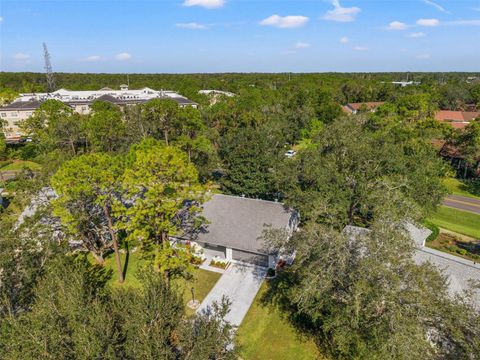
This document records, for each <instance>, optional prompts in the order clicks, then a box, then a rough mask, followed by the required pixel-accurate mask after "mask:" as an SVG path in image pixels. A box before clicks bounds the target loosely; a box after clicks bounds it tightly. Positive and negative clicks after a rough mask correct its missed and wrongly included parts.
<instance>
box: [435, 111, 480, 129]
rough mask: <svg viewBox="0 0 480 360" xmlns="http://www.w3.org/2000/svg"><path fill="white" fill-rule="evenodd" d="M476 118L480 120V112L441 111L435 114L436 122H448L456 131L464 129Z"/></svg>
mask: <svg viewBox="0 0 480 360" xmlns="http://www.w3.org/2000/svg"><path fill="white" fill-rule="evenodd" d="M476 118H480V111H452V110H440V111H437V112H436V113H435V120H437V121H440V122H446V123H448V124H450V125H451V126H453V127H454V128H455V129H463V128H464V127H466V126H467V125H468V124H470V122H471V121H473V120H475V119H476Z"/></svg>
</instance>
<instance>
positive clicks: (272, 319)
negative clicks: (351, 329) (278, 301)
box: [237, 283, 321, 360]
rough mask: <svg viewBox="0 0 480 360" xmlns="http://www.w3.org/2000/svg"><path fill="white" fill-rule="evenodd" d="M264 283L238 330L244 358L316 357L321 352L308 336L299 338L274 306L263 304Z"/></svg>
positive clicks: (291, 359)
mask: <svg viewBox="0 0 480 360" xmlns="http://www.w3.org/2000/svg"><path fill="white" fill-rule="evenodd" d="M267 286H268V285H267V284H266V283H264V284H263V285H262V287H261V288H260V291H259V292H258V294H257V296H256V298H255V301H254V302H253V304H252V307H251V308H250V310H249V311H248V313H247V316H246V317H245V319H244V320H243V323H242V325H241V326H240V328H239V330H238V335H237V340H238V344H239V346H240V353H241V356H242V358H243V359H245V360H263V359H282V360H300V359H301V360H309V359H312V360H313V359H319V358H321V357H320V354H319V351H318V349H317V347H316V345H315V343H314V342H313V341H312V340H311V339H307V338H301V337H300V335H299V334H298V333H297V332H296V331H295V329H294V328H293V326H292V325H290V323H289V322H288V320H287V319H285V318H284V317H282V314H281V312H280V310H279V309H277V308H276V307H275V306H274V305H263V304H262V303H261V298H262V295H263V294H264V293H265V291H266V290H267Z"/></svg>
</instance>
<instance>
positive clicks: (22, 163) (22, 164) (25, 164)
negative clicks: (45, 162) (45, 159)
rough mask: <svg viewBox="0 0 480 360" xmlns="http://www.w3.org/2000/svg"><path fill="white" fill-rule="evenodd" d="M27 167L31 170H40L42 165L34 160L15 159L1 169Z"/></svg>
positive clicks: (8, 169)
mask: <svg viewBox="0 0 480 360" xmlns="http://www.w3.org/2000/svg"><path fill="white" fill-rule="evenodd" d="M25 168H27V169H30V170H40V169H41V165H39V164H37V163H35V162H33V161H22V160H14V162H13V163H11V164H9V165H7V166H4V167H2V168H0V171H11V170H23V169H25Z"/></svg>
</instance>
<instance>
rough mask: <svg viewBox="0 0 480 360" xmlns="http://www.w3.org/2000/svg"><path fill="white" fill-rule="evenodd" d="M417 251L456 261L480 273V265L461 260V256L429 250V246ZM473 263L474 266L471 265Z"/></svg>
mask: <svg viewBox="0 0 480 360" xmlns="http://www.w3.org/2000/svg"><path fill="white" fill-rule="evenodd" d="M417 250H418V251H422V252H424V253H427V254H431V255H433V256H438V257H441V258H443V259H446V260H450V261H454V262H456V263H459V264H461V265H464V266H468V267H471V268H473V269H475V270H478V271H480V264H476V263H475V262H474V261H472V260H466V259H464V258H461V257H459V256H456V255H453V254H449V253H445V252H442V251H440V250H436V249H432V248H429V247H427V246H423V247H421V248H417ZM472 262H473V264H471V263H472Z"/></svg>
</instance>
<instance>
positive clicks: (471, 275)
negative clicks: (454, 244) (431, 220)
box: [343, 222, 480, 309]
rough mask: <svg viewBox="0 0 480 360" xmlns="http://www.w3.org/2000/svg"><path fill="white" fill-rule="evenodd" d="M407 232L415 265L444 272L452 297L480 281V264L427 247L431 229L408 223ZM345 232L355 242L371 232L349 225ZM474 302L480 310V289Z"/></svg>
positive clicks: (406, 225) (474, 296) (477, 290)
mask: <svg viewBox="0 0 480 360" xmlns="http://www.w3.org/2000/svg"><path fill="white" fill-rule="evenodd" d="M405 230H406V233H407V235H408V236H409V237H410V239H411V240H412V241H413V244H414V246H415V252H414V254H413V260H414V261H415V263H417V264H418V265H421V264H423V263H426V262H429V263H431V264H432V265H433V266H435V267H437V268H438V269H439V270H441V271H443V274H444V275H445V276H446V277H447V279H448V289H449V293H450V295H452V296H454V295H455V294H461V293H463V292H464V291H466V290H469V289H470V282H471V281H480V264H478V263H475V262H473V261H470V260H466V259H463V258H461V257H458V256H454V255H451V254H448V253H445V252H443V251H439V250H435V249H431V248H429V247H426V246H425V243H426V239H427V238H428V236H429V235H430V234H431V233H432V232H431V231H430V230H429V229H426V228H424V227H418V226H416V225H414V224H412V223H410V222H407V223H406V224H405ZM343 232H344V233H345V234H348V235H349V236H350V238H351V239H352V240H354V239H355V238H356V237H357V236H364V235H365V234H368V232H370V230H369V229H366V228H361V227H358V226H350V225H347V226H346V227H345V228H344V229H343ZM473 301H474V304H475V306H476V307H478V308H479V309H480V289H475V290H474V291H473Z"/></svg>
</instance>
